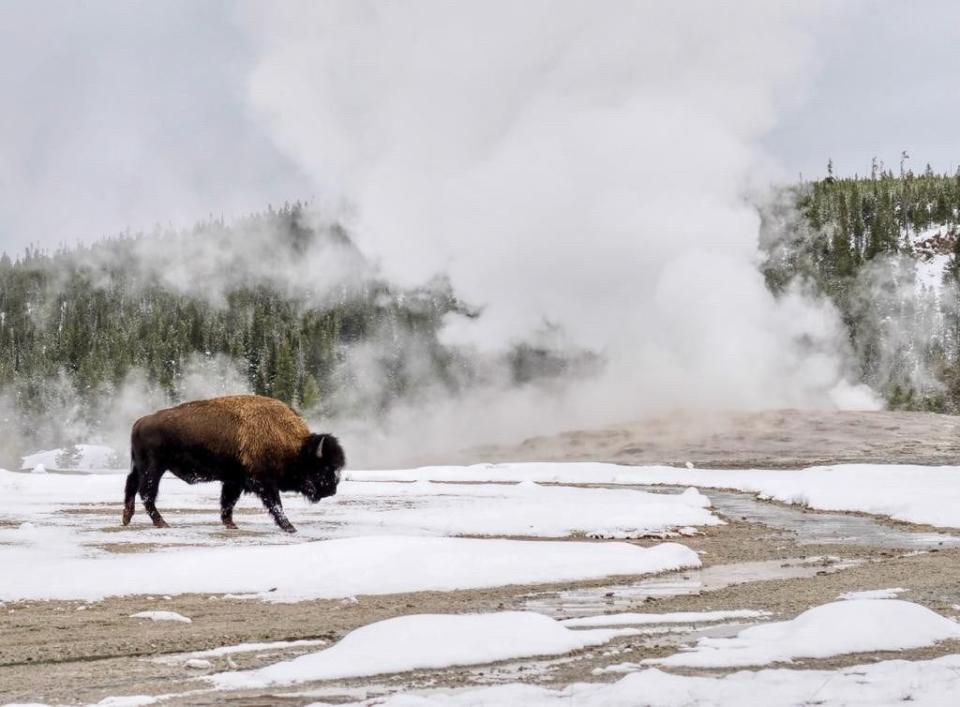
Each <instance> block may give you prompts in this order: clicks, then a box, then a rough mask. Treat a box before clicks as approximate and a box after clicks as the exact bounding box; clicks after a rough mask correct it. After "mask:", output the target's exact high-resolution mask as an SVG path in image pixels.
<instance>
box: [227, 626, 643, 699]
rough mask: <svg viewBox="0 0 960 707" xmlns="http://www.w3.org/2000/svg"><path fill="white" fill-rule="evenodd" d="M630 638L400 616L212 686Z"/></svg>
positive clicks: (490, 657)
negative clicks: (287, 659)
mask: <svg viewBox="0 0 960 707" xmlns="http://www.w3.org/2000/svg"><path fill="white" fill-rule="evenodd" d="M629 633H632V632H631V631H630V630H629V629H594V630H591V631H571V630H570V629H568V628H565V627H564V626H562V625H561V624H560V623H558V622H557V621H554V620H553V619H551V618H549V617H547V616H543V615H542V614H535V613H531V612H523V611H511V612H502V613H494V614H464V615H442V614H419V615H412V616H400V617H397V618H394V619H387V620H385V621H378V622H377V623H373V624H369V625H367V626H363V627H362V628H358V629H356V630H355V631H352V632H350V633H348V634H347V635H346V636H344V637H343V639H341V640H340V641H339V642H338V643H337V644H335V645H333V646H331V647H330V648H328V649H326V650H324V651H320V652H319V653H311V654H309V655H304V656H300V657H299V658H294V659H293V660H289V661H284V662H282V663H276V664H274V665H270V666H267V667H266V668H260V669H259V670H249V671H243V672H231V673H220V674H217V675H213V676H211V677H210V679H211V680H212V681H213V682H214V684H216V685H217V686H218V687H221V688H252V687H264V686H267V685H289V684H291V683H297V682H305V681H313V680H333V679H339V678H353V677H362V676H368V675H380V674H385V673H398V672H404V671H408V670H418V669H426V668H446V667H450V666H455V665H475V664H481V663H492V662H495V661H498V660H508V659H511V658H526V657H531V656H539V655H557V654H562V653H569V652H570V651H574V650H579V649H581V648H586V647H587V646H595V645H600V644H602V643H606V642H607V641H609V640H610V639H612V638H614V637H616V636H622V635H629Z"/></svg>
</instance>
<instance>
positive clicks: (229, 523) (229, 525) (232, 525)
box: [223, 520, 239, 530]
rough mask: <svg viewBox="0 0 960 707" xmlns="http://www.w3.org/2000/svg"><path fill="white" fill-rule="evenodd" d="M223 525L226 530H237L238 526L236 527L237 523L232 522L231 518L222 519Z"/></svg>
mask: <svg viewBox="0 0 960 707" xmlns="http://www.w3.org/2000/svg"><path fill="white" fill-rule="evenodd" d="M223 527H225V528H226V529H227V530H239V528H237V524H236V523H234V522H233V521H232V520H231V521H224V522H223Z"/></svg>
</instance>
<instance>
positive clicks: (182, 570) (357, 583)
mask: <svg viewBox="0 0 960 707" xmlns="http://www.w3.org/2000/svg"><path fill="white" fill-rule="evenodd" d="M0 566H6V567H18V566H22V567H27V566H29V567H30V571H29V572H16V573H13V574H11V575H9V576H6V577H4V581H3V583H2V584H0V600H8V599H10V600H15V599H103V598H105V597H107V596H118V595H124V594H183V593H204V594H211V593H227V592H233V593H238V594H249V595H256V596H258V597H260V598H262V599H266V600H269V601H281V602H284V601H300V600H304V599H317V598H326V599H339V598H344V597H350V596H356V595H359V594H394V593H399V592H416V591H430V590H432V591H451V590H455V589H473V588H482V587H497V586H503V585H507V584H527V583H542V582H565V581H577V580H584V579H600V578H603V577H609V576H613V575H642V574H652V573H658V572H665V571H668V570H676V569H683V568H686V567H699V566H700V560H699V558H698V556H697V554H696V553H695V552H693V551H692V550H690V549H689V548H687V547H685V546H683V545H679V544H676V543H662V544H660V545H656V546H653V547H649V548H643V547H638V546H636V545H630V544H627V543H620V542H608V543H590V542H547V541H521V540H502V539H484V540H479V539H469V538H434V537H394V536H380V537H378V536H372V537H359V538H344V539H338V540H325V541H318V542H301V543H298V544H295V545H273V546H240V547H200V548H175V549H170V550H157V551H155V552H150V553H106V552H100V553H99V554H98V555H94V556H85V555H83V554H81V555H80V556H79V557H77V556H72V557H70V556H64V554H61V553H57V552H46V551H45V549H44V546H43V545H38V546H35V547H29V548H23V547H17V546H6V545H0Z"/></svg>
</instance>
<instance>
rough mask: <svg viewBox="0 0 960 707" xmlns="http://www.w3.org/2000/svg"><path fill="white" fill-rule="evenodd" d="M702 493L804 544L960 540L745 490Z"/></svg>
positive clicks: (918, 545)
mask: <svg viewBox="0 0 960 707" xmlns="http://www.w3.org/2000/svg"><path fill="white" fill-rule="evenodd" d="M703 493H705V494H706V495H707V496H708V497H709V498H710V501H711V502H712V503H713V507H714V509H715V510H716V511H717V512H718V513H720V514H722V515H725V516H727V517H729V518H736V519H742V520H747V521H750V522H752V523H762V524H763V525H766V526H768V527H770V528H774V529H777V530H785V531H788V532H791V533H793V534H795V535H796V538H795V539H796V542H798V543H799V544H801V545H869V546H873V547H886V548H892V549H898V550H922V549H929V548H931V547H938V546H940V545H956V544H958V543H960V537H957V536H955V535H948V534H946V533H929V532H915V531H911V530H908V529H905V528H897V527H894V526H890V525H885V524H883V523H880V522H878V521H877V520H875V519H873V518H870V517H868V516H856V515H848V514H845V513H828V512H816V513H804V512H803V510H801V509H799V508H792V507H790V506H782V505H780V504H776V503H767V502H765V501H760V500H757V499H756V498H755V497H754V496H752V495H750V494H746V493H736V492H731V491H713V490H710V489H703Z"/></svg>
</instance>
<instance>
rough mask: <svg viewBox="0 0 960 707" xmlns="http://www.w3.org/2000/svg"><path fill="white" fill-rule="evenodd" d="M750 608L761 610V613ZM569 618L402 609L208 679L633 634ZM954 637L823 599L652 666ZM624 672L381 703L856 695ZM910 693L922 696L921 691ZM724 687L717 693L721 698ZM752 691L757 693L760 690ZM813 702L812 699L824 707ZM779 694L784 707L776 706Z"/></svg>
mask: <svg viewBox="0 0 960 707" xmlns="http://www.w3.org/2000/svg"><path fill="white" fill-rule="evenodd" d="M715 614H716V615H714V616H711V618H713V619H719V618H735V617H743V616H745V615H750V614H751V612H742V611H741V612H738V611H731V612H715ZM720 614H725V616H720ZM752 615H753V616H754V617H756V612H752ZM634 616H638V615H634ZM701 616H703V615H701ZM672 618H676V619H678V620H679V619H682V620H695V619H694V618H693V617H692V616H683V617H680V616H677V615H675V616H673V617H672ZM570 625H571V622H565V623H564V622H558V621H555V620H553V619H550V618H548V617H545V616H542V615H539V614H534V613H529V612H501V613H490V614H466V615H428V614H424V615H413V616H404V617H399V618H395V619H388V620H385V621H380V622H377V623H374V624H370V625H368V626H364V627H362V628H359V629H357V630H355V631H353V632H352V633H350V634H348V635H347V636H345V637H344V638H343V639H342V640H341V641H340V642H338V643H337V644H335V645H333V646H331V647H330V648H327V649H325V650H322V651H319V652H316V653H309V654H306V655H302V656H300V657H298V658H295V659H293V660H288V661H281V662H278V663H274V664H272V665H269V666H267V667H265V668H260V669H257V670H250V671H241V672H230V673H219V674H216V675H213V676H211V677H210V680H211V681H212V682H213V683H214V684H215V685H216V686H218V687H221V688H264V687H267V686H271V685H291V684H298V683H306V682H316V681H322V680H333V679H341V678H353V677H365V676H374V675H382V674H390V673H398V672H406V671H412V670H418V669H431V668H433V669H437V668H445V667H452V666H463V665H474V664H483V663H491V662H495V661H500V660H508V659H517V658H524V657H529V656H546V655H557V654H563V653H567V652H570V651H574V650H579V649H582V648H586V647H588V646H593V645H599V644H602V643H605V642H607V641H609V640H611V639H613V638H616V637H618V636H622V635H630V629H597V628H591V629H588V630H579V631H578V630H573V629H571V628H570ZM587 625H589V624H587ZM838 627H842V630H838ZM958 637H960V625H958V624H957V623H955V622H954V621H951V620H949V619H946V618H944V617H942V616H939V615H938V614H935V613H934V612H932V611H930V610H929V609H926V608H924V607H922V606H920V605H918V604H913V603H910V602H905V601H900V600H876V599H857V600H847V601H839V602H834V603H830V604H825V605H823V606H818V607H815V608H813V609H810V610H809V611H806V612H804V613H803V614H801V615H800V616H798V617H796V618H795V619H793V620H790V621H781V622H775V623H768V624H763V625H760V626H754V627H750V628H747V629H744V630H742V631H740V633H739V634H738V635H737V636H736V637H734V638H721V639H712V638H705V639H701V641H700V642H699V643H698V644H697V646H695V647H694V648H693V649H692V650H689V651H684V652H680V653H676V654H674V655H672V656H669V657H668V658H665V659H661V660H657V661H648V662H656V663H659V664H661V665H665V666H681V667H708V668H716V667H736V666H748V665H757V666H762V665H766V664H769V663H773V662H779V661H789V660H791V659H793V658H801V657H810V658H826V657H831V656H837V655H843V654H846V653H856V652H865V651H873V650H886V651H895V650H900V649H906V648H918V647H923V646H929V645H933V644H935V643H937V642H938V641H942V640H946V639H956V638H958ZM958 667H960V657H957V656H951V657H948V658H944V659H941V660H940V661H926V662H917V663H904V662H896V661H889V662H886V663H880V664H878V665H876V666H873V667H871V668H869V669H867V670H866V671H865V672H861V671H864V669H863V668H857V669H856V671H857V674H858V675H859V676H860V677H867V679H866V680H863V681H862V683H861V684H862V686H863V689H864V690H865V694H868V695H871V697H872V700H871V701H867V700H864V701H863V702H862V704H878V703H879V702H878V701H877V700H878V699H881V700H885V699H889V695H894V696H895V699H896V701H902V700H905V699H909V698H910V696H913V698H914V699H916V697H918V696H923V697H924V698H926V697H928V696H931V695H933V696H936V697H937V698H939V697H941V696H943V695H946V694H949V693H948V691H947V690H946V689H942V690H941V688H946V687H947V686H953V687H960V682H958V676H957V674H952V673H960V671H958V670H957V668H958ZM624 670H625V671H632V673H633V674H631V675H628V676H627V677H626V678H623V679H622V680H620V682H618V683H616V684H614V685H604V686H583V685H574V686H571V687H569V688H567V689H565V690H562V691H556V690H546V689H543V688H534V687H530V686H523V685H506V686H502V687H497V688H485V689H481V690H477V689H472V690H466V691H460V692H452V693H451V692H444V691H438V692H433V693H422V694H419V695H416V694H414V695H411V694H407V695H403V696H400V695H396V696H393V697H391V698H387V699H386V701H385V702H381V701H380V699H379V698H378V700H377V701H376V704H388V705H408V704H409V705H420V704H423V705H434V704H436V705H443V704H451V705H461V704H462V705H474V704H481V705H486V704H555V703H557V702H562V701H569V702H571V703H574V704H591V705H622V704H623V705H625V704H656V705H661V704H665V705H672V704H683V705H688V704H694V705H696V704H716V705H725V704H731V705H733V704H746V703H750V704H754V703H755V702H752V701H750V700H747V702H744V701H743V700H742V698H744V697H747V696H748V695H749V686H750V685H753V686H754V687H757V686H760V685H772V682H771V680H772V678H776V679H778V680H782V681H783V683H784V689H783V690H780V689H777V690H776V691H774V692H773V693H769V694H768V693H763V694H765V699H766V697H770V698H772V700H773V701H765V703H764V704H807V703H808V702H806V701H803V700H801V701H799V702H795V701H794V700H796V696H797V695H798V694H799V693H800V692H802V691H807V695H806V697H807V699H810V692H809V691H810V688H811V686H818V685H819V686H824V685H826V684H828V683H833V682H836V683H838V686H835V687H834V688H833V690H831V691H829V692H828V693H826V695H825V696H824V698H825V699H827V700H828V702H827V703H828V704H830V703H831V702H829V700H836V701H838V702H839V703H840V704H849V703H848V702H846V701H845V700H847V699H848V698H849V697H850V692H851V685H850V681H849V679H848V678H849V677H850V676H851V675H853V674H854V673H853V672H852V671H851V670H836V671H831V672H826V671H818V672H814V673H813V674H815V675H816V676H817V680H816V681H813V682H811V681H809V680H806V679H804V676H805V675H810V673H809V672H807V673H800V672H790V671H771V670H765V671H760V672H754V673H736V674H734V675H730V676H727V677H726V678H722V679H715V678H690V677H682V676H673V675H669V674H667V673H663V672H660V671H659V670H655V669H647V668H645V667H644V666H640V665H633V666H631V665H630V664H625V667H624ZM923 674H928V675H929V676H930V677H931V679H933V680H938V681H941V682H940V683H939V684H938V685H936V686H934V685H923V686H922V687H921V686H919V685H917V684H916V682H915V678H917V677H918V676H919V675H923ZM904 678H909V679H904ZM841 686H842V687H841ZM838 688H839V689H838ZM917 690H924V691H927V692H919V693H917V692H916V691H917ZM721 694H722V695H724V696H723V697H722V698H721V697H718V696H719V695H721ZM752 697H753V698H754V699H755V697H756V694H754V695H753V696H752ZM819 697H820V696H819V695H818V699H817V701H816V703H817V704H820V701H819ZM738 698H741V699H738ZM781 699H782V700H783V701H782V702H780V701H778V700H781ZM854 704H860V703H858V702H854ZM930 704H940V703H936V702H931V703H930ZM942 704H947V703H942Z"/></svg>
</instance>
